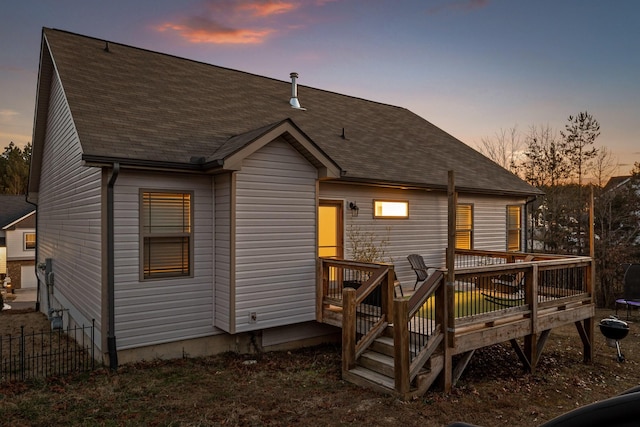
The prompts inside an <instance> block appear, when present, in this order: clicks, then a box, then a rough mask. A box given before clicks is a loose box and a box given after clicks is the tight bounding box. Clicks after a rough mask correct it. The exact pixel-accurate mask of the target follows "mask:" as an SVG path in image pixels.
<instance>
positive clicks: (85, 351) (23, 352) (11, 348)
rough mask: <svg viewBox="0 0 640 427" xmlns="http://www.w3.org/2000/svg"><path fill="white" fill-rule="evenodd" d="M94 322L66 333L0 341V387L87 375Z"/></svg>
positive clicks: (30, 334) (27, 334)
mask: <svg viewBox="0 0 640 427" xmlns="http://www.w3.org/2000/svg"><path fill="white" fill-rule="evenodd" d="M94 330H95V322H92V324H91V325H90V326H78V327H74V328H67V329H66V330H62V329H56V330H51V331H39V332H36V331H33V332H25V330H24V326H22V327H21V328H20V335H11V334H10V335H6V336H3V337H0V383H3V382H8V381H25V380H28V379H35V378H46V377H51V376H58V375H66V374H69V373H73V372H83V371H91V370H94V369H95V368H96V362H95V359H94V351H93V339H94Z"/></svg>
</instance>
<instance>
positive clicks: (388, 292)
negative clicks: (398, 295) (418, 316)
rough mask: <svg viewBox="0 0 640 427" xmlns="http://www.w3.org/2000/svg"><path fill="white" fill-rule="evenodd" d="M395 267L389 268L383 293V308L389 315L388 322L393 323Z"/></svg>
mask: <svg viewBox="0 0 640 427" xmlns="http://www.w3.org/2000/svg"><path fill="white" fill-rule="evenodd" d="M393 271H394V270H393V265H391V266H390V267H389V272H388V273H387V281H386V283H385V284H384V289H383V292H382V306H383V310H384V311H383V313H384V314H386V315H387V321H391V319H393V318H394V317H393V289H394V286H395V283H394V282H395V281H394V277H395V275H394V273H393Z"/></svg>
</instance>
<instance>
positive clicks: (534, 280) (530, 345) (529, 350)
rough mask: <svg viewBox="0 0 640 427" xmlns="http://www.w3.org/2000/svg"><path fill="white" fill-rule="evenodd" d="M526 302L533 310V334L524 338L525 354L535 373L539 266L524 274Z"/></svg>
mask: <svg viewBox="0 0 640 427" xmlns="http://www.w3.org/2000/svg"><path fill="white" fill-rule="evenodd" d="M524 283H525V295H524V298H525V299H524V301H525V304H527V305H528V306H529V308H530V310H531V333H530V334H529V335H527V336H525V337H524V353H525V355H526V358H527V361H528V365H529V366H528V367H527V368H528V369H529V370H530V371H531V373H532V374H533V373H535V371H536V365H537V364H538V358H539V356H540V355H539V354H538V266H537V265H533V266H532V267H530V269H528V270H527V271H526V272H525V274H524Z"/></svg>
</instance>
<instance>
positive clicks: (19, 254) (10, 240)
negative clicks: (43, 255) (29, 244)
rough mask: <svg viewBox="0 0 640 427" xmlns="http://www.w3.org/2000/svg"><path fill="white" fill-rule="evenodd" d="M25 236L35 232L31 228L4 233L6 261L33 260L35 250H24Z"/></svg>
mask: <svg viewBox="0 0 640 427" xmlns="http://www.w3.org/2000/svg"><path fill="white" fill-rule="evenodd" d="M25 234H31V235H34V236H35V234H36V230H35V229H33V228H16V229H14V230H7V232H6V246H7V259H8V260H9V261H13V260H24V259H35V256H36V254H35V250H33V249H25V247H24V243H25Z"/></svg>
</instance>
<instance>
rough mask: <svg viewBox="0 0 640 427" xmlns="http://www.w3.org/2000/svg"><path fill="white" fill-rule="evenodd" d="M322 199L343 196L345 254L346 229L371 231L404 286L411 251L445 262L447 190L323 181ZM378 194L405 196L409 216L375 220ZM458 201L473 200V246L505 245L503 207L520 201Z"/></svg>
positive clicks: (409, 276) (411, 277)
mask: <svg viewBox="0 0 640 427" xmlns="http://www.w3.org/2000/svg"><path fill="white" fill-rule="evenodd" d="M320 199H331V200H342V201H343V202H344V203H345V209H344V211H345V217H344V226H345V236H344V243H345V257H349V256H350V242H349V237H348V235H349V229H350V227H357V228H359V229H360V231H361V232H362V233H366V234H373V235H374V240H375V241H376V242H377V243H378V244H380V242H382V241H384V240H388V244H387V246H386V248H385V252H386V253H385V257H384V260H383V261H384V262H391V263H393V264H394V267H395V269H396V274H397V275H398V279H399V280H400V282H401V283H402V284H403V285H407V284H408V285H412V284H413V283H415V278H416V275H415V273H414V272H413V270H412V269H411V266H410V265H409V262H408V261H407V255H409V254H412V253H417V254H420V255H422V256H423V257H424V259H425V263H426V264H427V265H428V266H430V267H431V266H434V267H444V265H445V251H446V248H447V221H448V220H447V214H448V205H447V203H448V200H447V194H446V193H445V192H437V191H419V190H399V189H389V188H375V187H366V186H356V185H343V184H334V183H323V182H321V183H320ZM376 199H377V200H400V201H408V202H409V218H408V219H373V201H374V200H376ZM349 202H355V203H356V204H357V205H358V207H359V208H360V210H359V212H358V216H357V217H355V218H353V217H352V216H351V211H350V210H349V209H348V208H347V206H348V204H349ZM458 202H459V203H472V204H473V205H474V244H475V246H474V247H475V248H476V249H487V250H489V249H491V250H505V247H506V209H507V208H506V206H507V205H508V204H521V203H524V200H522V199H513V198H499V197H481V196H477V197H470V196H467V195H462V196H461V197H460V198H459V200H458ZM387 230H389V231H387Z"/></svg>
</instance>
